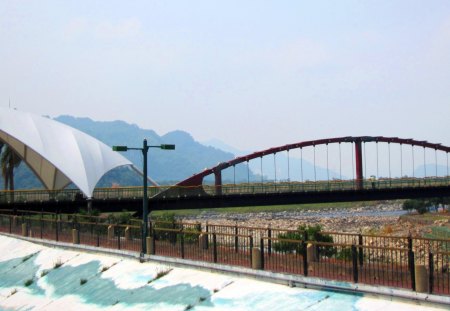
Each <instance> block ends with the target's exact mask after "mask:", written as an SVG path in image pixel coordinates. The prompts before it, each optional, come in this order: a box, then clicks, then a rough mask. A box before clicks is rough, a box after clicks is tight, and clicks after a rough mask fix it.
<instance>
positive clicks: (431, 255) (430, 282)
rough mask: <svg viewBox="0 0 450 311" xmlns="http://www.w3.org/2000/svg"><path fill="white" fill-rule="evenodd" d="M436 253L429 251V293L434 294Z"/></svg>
mask: <svg viewBox="0 0 450 311" xmlns="http://www.w3.org/2000/svg"><path fill="white" fill-rule="evenodd" d="M433 257H434V255H433V253H431V252H429V253H428V268H429V271H430V272H429V273H430V275H429V280H428V285H429V289H428V290H429V293H430V294H432V293H433V285H434V260H433V259H434V258H433Z"/></svg>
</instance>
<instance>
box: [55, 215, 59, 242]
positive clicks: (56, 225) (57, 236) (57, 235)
mask: <svg viewBox="0 0 450 311" xmlns="http://www.w3.org/2000/svg"><path fill="white" fill-rule="evenodd" d="M58 227H59V222H58V217H56V219H55V228H56V233H55V239H56V242H58V241H59V233H58V230H59V228H58Z"/></svg>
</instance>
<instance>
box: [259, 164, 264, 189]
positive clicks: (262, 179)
mask: <svg viewBox="0 0 450 311" xmlns="http://www.w3.org/2000/svg"><path fill="white" fill-rule="evenodd" d="M262 158H263V157H260V159H261V183H262V184H263V183H264V173H263V160H262Z"/></svg>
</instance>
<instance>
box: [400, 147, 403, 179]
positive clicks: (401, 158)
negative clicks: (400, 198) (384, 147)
mask: <svg viewBox="0 0 450 311" xmlns="http://www.w3.org/2000/svg"><path fill="white" fill-rule="evenodd" d="M402 177H403V148H402V144H400V178H402Z"/></svg>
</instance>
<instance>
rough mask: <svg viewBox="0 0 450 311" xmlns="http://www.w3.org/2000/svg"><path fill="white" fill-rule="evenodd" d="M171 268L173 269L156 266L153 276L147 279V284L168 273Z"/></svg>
mask: <svg viewBox="0 0 450 311" xmlns="http://www.w3.org/2000/svg"><path fill="white" fill-rule="evenodd" d="M172 270H173V269H172V268H167V267H162V268H158V269H157V271H156V276H155V278H153V279H151V280H148V282H147V284H150V283H151V282H154V281H156V280H158V279H160V278H162V277H163V276H165V275H167V274H169V273H170V271H172Z"/></svg>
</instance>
